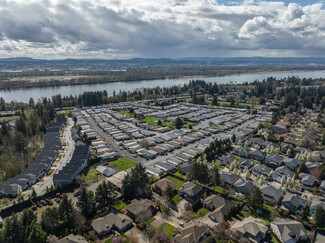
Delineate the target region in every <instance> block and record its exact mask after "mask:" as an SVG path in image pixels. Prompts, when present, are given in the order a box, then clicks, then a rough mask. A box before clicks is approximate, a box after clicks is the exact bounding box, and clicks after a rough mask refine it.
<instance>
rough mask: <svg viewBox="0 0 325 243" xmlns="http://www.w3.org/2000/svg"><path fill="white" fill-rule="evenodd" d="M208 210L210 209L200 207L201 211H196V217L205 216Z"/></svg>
mask: <svg viewBox="0 0 325 243" xmlns="http://www.w3.org/2000/svg"><path fill="white" fill-rule="evenodd" d="M208 212H209V210H208V209H206V208H201V209H199V211H197V212H196V213H195V216H196V218H201V217H203V216H205V215H206V214H207V213H208Z"/></svg>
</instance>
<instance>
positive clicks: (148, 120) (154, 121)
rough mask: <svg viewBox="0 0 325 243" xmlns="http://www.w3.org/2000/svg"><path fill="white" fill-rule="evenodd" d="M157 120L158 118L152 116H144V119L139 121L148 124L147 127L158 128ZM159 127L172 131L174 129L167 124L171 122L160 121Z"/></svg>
mask: <svg viewBox="0 0 325 243" xmlns="http://www.w3.org/2000/svg"><path fill="white" fill-rule="evenodd" d="M158 120H159V118H158V117H154V116H146V117H145V118H143V119H141V121H143V122H146V123H148V124H149V125H154V126H158V125H157V121H158ZM160 121H161V125H162V126H164V127H171V128H173V129H175V126H173V125H171V124H169V123H170V122H171V121H170V120H167V121H163V120H161V119H160Z"/></svg>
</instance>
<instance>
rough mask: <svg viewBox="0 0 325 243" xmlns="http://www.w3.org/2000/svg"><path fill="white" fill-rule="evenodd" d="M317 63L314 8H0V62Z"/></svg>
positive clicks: (65, 0) (134, 2)
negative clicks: (185, 60) (281, 60)
mask: <svg viewBox="0 0 325 243" xmlns="http://www.w3.org/2000/svg"><path fill="white" fill-rule="evenodd" d="M239 56H241V57H244V56H245V57H249V56H263V57H324V56H325V8H324V1H317V0H296V1H287V0H285V1H284V0H283V1H281V0H278V1H260V0H230V1H226V0H96V1H94V0H0V58H6V57H32V58H45V59H65V58H106V59H115V58H117V59H122V58H123V59H125V58H133V57H143V58H180V57H239Z"/></svg>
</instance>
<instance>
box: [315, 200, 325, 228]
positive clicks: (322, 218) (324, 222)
mask: <svg viewBox="0 0 325 243" xmlns="http://www.w3.org/2000/svg"><path fill="white" fill-rule="evenodd" d="M314 223H315V228H324V227H325V209H324V208H323V207H322V206H321V205H318V206H317V207H316V209H315V213H314Z"/></svg>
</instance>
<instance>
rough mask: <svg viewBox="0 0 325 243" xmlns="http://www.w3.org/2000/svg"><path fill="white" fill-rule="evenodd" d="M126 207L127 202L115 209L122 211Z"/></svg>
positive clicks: (116, 206)
mask: <svg viewBox="0 0 325 243" xmlns="http://www.w3.org/2000/svg"><path fill="white" fill-rule="evenodd" d="M126 206H127V204H126V203H125V202H121V203H120V204H118V205H115V208H116V209H117V210H119V211H120V210H122V209H123V208H125V207H126Z"/></svg>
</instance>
